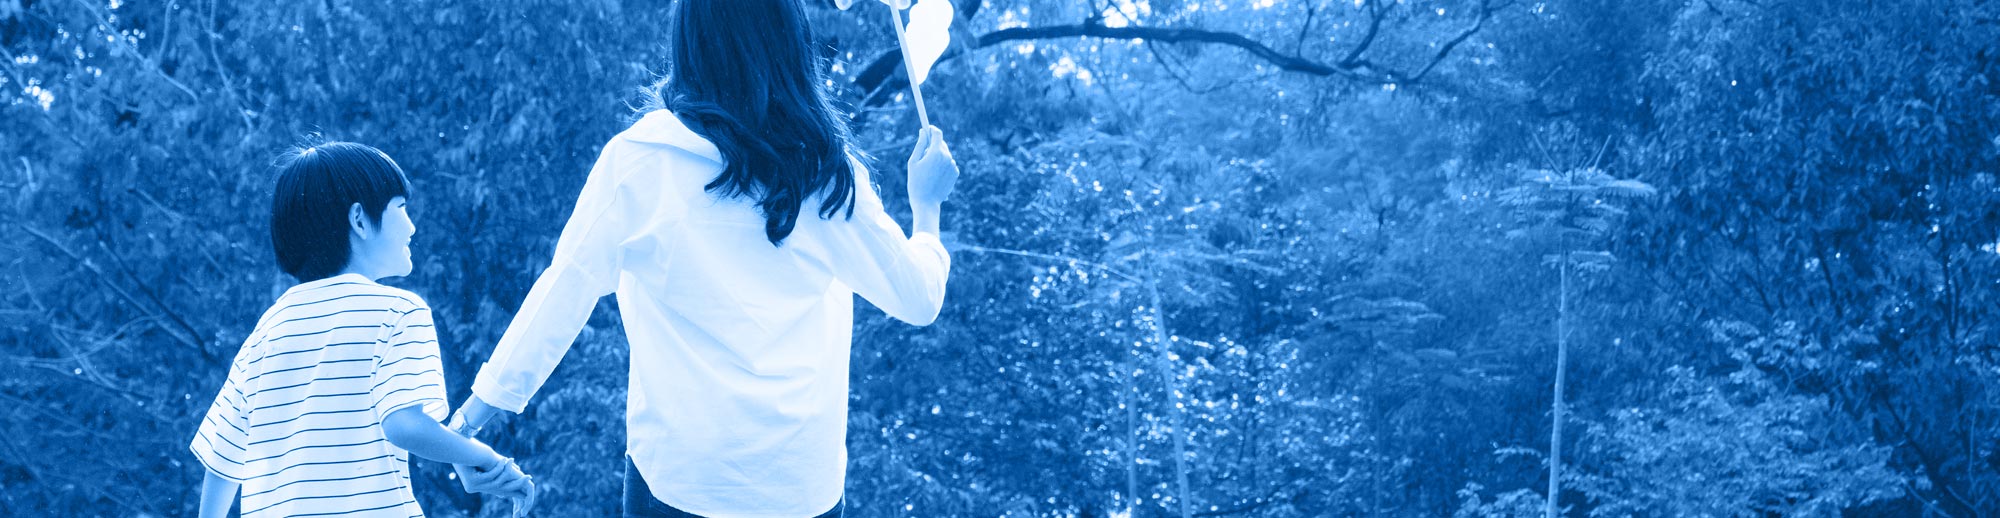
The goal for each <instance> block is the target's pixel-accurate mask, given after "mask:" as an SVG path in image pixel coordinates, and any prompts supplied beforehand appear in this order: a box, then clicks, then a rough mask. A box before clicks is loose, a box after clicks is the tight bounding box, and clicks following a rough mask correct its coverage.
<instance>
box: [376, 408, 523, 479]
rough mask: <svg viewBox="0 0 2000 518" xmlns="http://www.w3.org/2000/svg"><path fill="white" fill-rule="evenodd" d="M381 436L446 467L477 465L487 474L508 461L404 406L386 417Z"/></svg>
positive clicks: (421, 413) (397, 445)
mask: <svg viewBox="0 0 2000 518" xmlns="http://www.w3.org/2000/svg"><path fill="white" fill-rule="evenodd" d="M382 435H383V436H385V437H387V438H388V439H389V443H390V444H394V445H396V447H398V448H402V449H404V450H408V451H409V452H410V453H414V454H416V455H417V456H419V457H423V458H426V459H430V460H434V461H438V462H443V463H446V464H466V465H471V466H478V467H480V471H486V468H490V467H493V466H498V465H501V464H505V463H506V462H507V458H506V457H503V456H501V455H500V454H499V453H498V452H495V451H493V448H491V447H488V446H487V445H486V444H485V443H481V442H479V441H476V440H473V439H469V438H466V437H465V436H463V435H459V434H455V433H452V432H451V430H446V429H445V428H444V425H441V424H438V422H437V420H434V419H431V416H429V415H426V414H424V411H423V409H422V408H419V407H415V406H409V407H403V408H402V409H401V410H397V411H395V412H393V413H390V414H389V417H387V418H384V419H383V420H382Z"/></svg>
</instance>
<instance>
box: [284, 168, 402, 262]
mask: <svg viewBox="0 0 2000 518" xmlns="http://www.w3.org/2000/svg"><path fill="white" fill-rule="evenodd" d="M277 168H278V188H277V192H276V193H274V195H273V197H272V198H271V249H272V250H273V251H275V252H277V255H278V268H279V269H282V270H284V271H285V273H287V274H290V275H291V276H292V277H293V278H296V279H298V281H299V282H301V283H305V282H312V281H316V280H320V279H325V278H327V277H332V276H334V275H336V274H339V273H340V271H341V270H343V269H346V268H347V260H348V256H349V254H350V253H351V251H350V250H349V246H348V237H347V233H348V229H347V214H348V210H349V208H350V207H353V206H354V204H356V203H359V204H361V212H362V213H363V214H366V215H367V217H368V221H369V222H370V223H374V224H378V225H379V224H381V223H382V211H383V210H384V209H387V208H388V207H389V200H391V199H394V198H396V197H397V196H402V197H404V198H405V199H407V198H408V197H409V195H410V180H409V178H407V177H405V176H404V175H403V168H402V167H401V166H398V165H396V161H395V160H390V159H389V155H386V154H383V153H382V151H381V150H377V149H375V148H372V147H368V146H365V145H361V144H355V143H352V142H329V143H325V144H319V145H314V146H306V147H300V148H295V149H293V150H292V151H291V152H289V153H286V154H285V155H284V156H283V157H280V158H279V159H278V162H277Z"/></svg>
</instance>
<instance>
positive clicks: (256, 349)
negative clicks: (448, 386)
mask: <svg viewBox="0 0 2000 518" xmlns="http://www.w3.org/2000/svg"><path fill="white" fill-rule="evenodd" d="M441 365H442V363H441V362H440V361H439V359H438V344H437V334H436V332H435V329H434V328H433V327H432V325H431V311H430V306H427V305H425V304H424V300H423V299H422V298H419V297H417V296H416V295H415V294H412V293H410V292H408V291H403V290H400V289H396V288H391V287H388V286H383V285H380V284H376V283H374V282H372V281H370V280H368V279H367V278H366V277H363V276H361V275H357V274H347V275H339V276H335V277H331V278H327V279H321V280H317V281H313V282H308V283H304V284H300V285H298V286H294V287H292V289H290V290H287V291H286V292H285V294H284V296H281V297H279V298H278V302H277V303H276V304H273V305H272V306H271V309H270V310H268V311H265V312H264V316H263V317H262V318H260V319H258V322H257V327H256V329H254V330H252V331H251V333H250V337H249V339H248V340H246V341H244V343H243V348H242V349H241V350H240V351H238V352H237V353H236V360H235V361H233V362H231V364H230V367H229V378H228V380H227V381H224V382H223V385H222V390H221V391H220V392H219V393H217V395H216V397H215V403H214V404H213V405H211V406H209V409H208V415H207V417H206V418H204V419H203V420H202V422H201V429H200V431H199V432H198V433H197V434H196V435H195V438H194V442H193V443H192V444H190V445H189V448H191V449H193V450H194V454H195V457H197V458H200V459H201V463H202V464H203V465H206V466H207V467H208V469H209V470H210V471H213V472H215V473H216V474H217V475H221V476H222V477H224V478H227V479H229V480H233V481H236V482H239V483H241V484H242V490H241V491H242V493H241V495H242V501H241V502H240V505H241V507H240V509H241V512H242V514H243V516H244V518H266V517H280V516H394V517H408V516H421V515H423V509H421V508H419V507H418V506H417V502H416V498H415V497H414V495H413V494H412V493H411V492H410V473H409V466H410V463H409V452H407V451H404V450H403V449H402V448H398V447H396V446H395V445H393V444H390V443H389V441H388V440H387V439H386V438H384V436H383V433H382V418H383V417H384V416H387V415H389V414H390V413H391V412H394V411H396V410H400V409H403V408H404V407H409V406H420V408H421V409H422V411H423V412H424V413H426V414H428V415H430V417H431V418H433V419H439V420H442V419H444V417H445V413H446V403H445V399H444V398H445V392H444V371H443V370H441Z"/></svg>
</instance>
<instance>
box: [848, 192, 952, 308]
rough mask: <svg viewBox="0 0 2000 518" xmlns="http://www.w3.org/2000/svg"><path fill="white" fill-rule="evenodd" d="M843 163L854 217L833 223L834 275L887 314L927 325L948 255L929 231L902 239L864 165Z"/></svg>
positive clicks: (940, 295) (938, 300)
mask: <svg viewBox="0 0 2000 518" xmlns="http://www.w3.org/2000/svg"><path fill="white" fill-rule="evenodd" d="M849 162H850V164H851V166H852V168H853V169H854V174H855V176H856V178H855V184H854V217H853V218H851V219H848V220H845V221H837V223H836V224H835V225H833V228H834V229H835V230H834V232H833V234H834V235H833V236H831V237H832V240H833V246H835V247H836V248H837V257H836V258H835V259H834V260H833V264H834V272H833V273H834V277H835V278H838V279H840V282H842V283H844V284H846V285H847V286H848V287H849V288H852V289H853V290H854V293H855V294H858V295H861V298H863V299H867V300H868V302H869V303H870V304H874V305H875V307H877V308H881V309H882V311H883V312H884V313H888V314H889V316H892V317H895V318H896V319H898V320H902V321H904V322H909V323H911V324H915V325H920V326H921V325H929V324H930V323H931V322H933V321H936V320H937V316H938V312H939V311H940V310H942V309H943V308H944V291H945V280H946V278H947V277H948V276H949V275H950V274H951V253H950V252H948V251H946V250H945V248H944V243H943V242H940V241H938V237H937V235H935V234H931V233H928V232H918V233H916V235H912V236H908V237H905V235H904V233H903V227H902V226H901V225H898V224H896V220H895V219H893V218H890V217H889V213H888V212H887V211H886V210H884V209H883V207H882V198H881V195H879V194H876V193H875V189H874V188H873V187H871V186H872V185H874V184H873V183H872V182H870V181H869V179H868V168H867V166H864V165H862V164H861V162H860V161H858V160H854V159H853V158H852V157H850V158H849ZM836 219H838V218H836Z"/></svg>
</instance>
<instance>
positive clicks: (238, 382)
mask: <svg viewBox="0 0 2000 518" xmlns="http://www.w3.org/2000/svg"><path fill="white" fill-rule="evenodd" d="M248 350H249V347H248V345H247V344H246V345H245V347H244V348H243V349H240V350H239V352H238V353H237V355H238V357H237V358H236V359H235V360H234V361H231V362H230V365H229V376H228V377H227V378H225V379H224V380H223V382H222V390H220V391H218V392H216V395H215V402H214V403H211V404H209V405H208V414H207V415H204V416H202V419H201V427H200V429H199V430H197V431H196V432H195V437H194V441H193V442H192V443H189V444H188V449H189V450H192V451H193V452H194V456H195V458H196V459H200V460H201V464H202V466H205V467H207V468H208V470H209V471H212V472H214V473H215V474H217V475H221V476H222V478H226V479H229V480H230V481H232V482H238V483H241V482H243V479H244V478H247V477H249V469H248V468H247V467H246V466H245V465H244V464H243V462H242V461H243V460H244V459H247V458H249V455H246V453H247V452H246V451H245V450H244V447H243V445H245V444H248V443H249V442H250V434H249V432H247V431H246V430H248V429H249V428H250V416H249V414H248V413H247V412H245V410H246V409H248V408H249V405H248V404H247V403H246V401H245V398H244V397H243V387H242V384H243V379H244V369H243V360H244V359H243V357H242V354H244V353H243V352H242V351H248Z"/></svg>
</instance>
